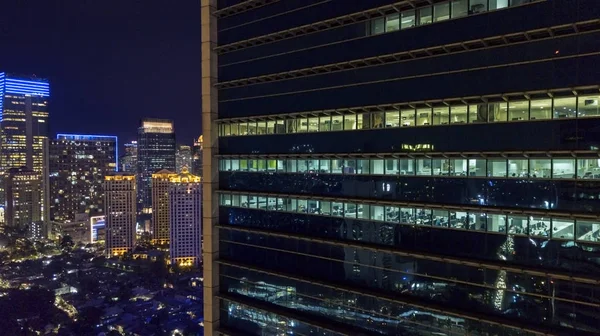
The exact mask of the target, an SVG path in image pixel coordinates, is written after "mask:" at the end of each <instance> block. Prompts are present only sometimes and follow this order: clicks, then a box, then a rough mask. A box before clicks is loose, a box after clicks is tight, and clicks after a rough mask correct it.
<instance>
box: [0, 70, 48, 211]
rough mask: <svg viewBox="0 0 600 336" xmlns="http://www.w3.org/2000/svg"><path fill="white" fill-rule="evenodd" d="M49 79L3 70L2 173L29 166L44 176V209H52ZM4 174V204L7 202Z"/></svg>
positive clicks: (0, 107)
mask: <svg viewBox="0 0 600 336" xmlns="http://www.w3.org/2000/svg"><path fill="white" fill-rule="evenodd" d="M49 97H50V86H49V84H48V81H47V80H43V79H39V78H35V77H23V76H13V75H10V74H7V73H4V72H0V177H1V176H2V175H4V174H5V173H6V171H7V170H8V169H11V168H20V167H27V168H29V169H31V170H33V171H35V172H36V173H37V174H39V176H41V178H42V184H41V191H40V192H41V198H42V200H43V202H42V203H41V204H40V213H41V216H42V220H43V221H45V222H47V221H48V219H49V211H48V196H49V195H48V194H49V193H48V175H49V174H48V98H49ZM4 180H5V179H4V178H0V204H4V203H5V200H6V193H5V192H4V187H3V183H4Z"/></svg>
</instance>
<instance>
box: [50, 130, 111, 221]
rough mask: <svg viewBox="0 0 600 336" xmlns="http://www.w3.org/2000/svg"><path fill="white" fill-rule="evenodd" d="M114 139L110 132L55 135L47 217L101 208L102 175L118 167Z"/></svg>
mask: <svg viewBox="0 0 600 336" xmlns="http://www.w3.org/2000/svg"><path fill="white" fill-rule="evenodd" d="M118 146H119V144H118V141H117V137H116V136H110V135H79V134H58V135H57V137H56V140H52V142H51V144H50V195H51V196H50V217H51V219H52V220H54V221H65V220H73V219H74V218H75V214H78V213H87V214H88V215H98V214H101V213H102V211H103V210H104V193H103V191H102V183H103V182H104V176H105V175H109V174H111V173H114V172H115V171H116V168H117V167H118V161H117V158H118Z"/></svg>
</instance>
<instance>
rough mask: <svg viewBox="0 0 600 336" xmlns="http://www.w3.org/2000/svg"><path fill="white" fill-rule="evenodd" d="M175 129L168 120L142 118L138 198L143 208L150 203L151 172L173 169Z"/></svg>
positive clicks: (139, 133) (138, 163)
mask: <svg viewBox="0 0 600 336" xmlns="http://www.w3.org/2000/svg"><path fill="white" fill-rule="evenodd" d="M175 146H176V145H175V131H174V128H173V122H172V121H170V120H160V119H144V120H143V121H142V125H141V127H140V128H139V129H138V160H137V176H138V199H139V201H140V202H141V205H142V207H143V208H149V207H150V206H151V205H152V189H151V179H152V174H153V173H154V172H157V171H159V170H161V169H167V170H170V171H175Z"/></svg>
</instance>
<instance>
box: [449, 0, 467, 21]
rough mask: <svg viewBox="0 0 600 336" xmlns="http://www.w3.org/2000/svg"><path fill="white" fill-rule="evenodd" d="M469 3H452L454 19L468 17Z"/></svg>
mask: <svg viewBox="0 0 600 336" xmlns="http://www.w3.org/2000/svg"><path fill="white" fill-rule="evenodd" d="M468 6H469V2H468V0H454V1H452V18H459V17H463V16H467V12H468V9H467V8H468Z"/></svg>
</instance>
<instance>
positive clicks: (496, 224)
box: [487, 214, 506, 233]
mask: <svg viewBox="0 0 600 336" xmlns="http://www.w3.org/2000/svg"><path fill="white" fill-rule="evenodd" d="M487 231H488V232H497V233H506V215H497V214H489V215H488V216H487Z"/></svg>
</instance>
